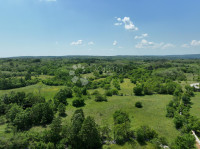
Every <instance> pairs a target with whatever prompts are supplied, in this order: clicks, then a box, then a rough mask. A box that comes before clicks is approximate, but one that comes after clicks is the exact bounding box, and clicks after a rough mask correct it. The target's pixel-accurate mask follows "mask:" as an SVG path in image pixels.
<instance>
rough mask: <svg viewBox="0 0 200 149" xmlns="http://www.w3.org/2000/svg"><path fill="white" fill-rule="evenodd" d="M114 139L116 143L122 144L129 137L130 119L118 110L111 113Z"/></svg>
mask: <svg viewBox="0 0 200 149" xmlns="http://www.w3.org/2000/svg"><path fill="white" fill-rule="evenodd" d="M113 119H114V139H115V141H116V143H117V144H123V143H125V142H126V141H128V140H129V139H130V134H131V131H130V119H129V116H128V114H127V113H125V112H123V111H121V110H118V111H116V112H115V113H114V114H113Z"/></svg>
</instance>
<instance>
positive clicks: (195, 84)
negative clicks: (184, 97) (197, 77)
mask: <svg viewBox="0 0 200 149" xmlns="http://www.w3.org/2000/svg"><path fill="white" fill-rule="evenodd" d="M190 86H191V87H194V88H195V90H196V91H200V83H193V84H190Z"/></svg>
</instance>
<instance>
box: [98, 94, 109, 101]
mask: <svg viewBox="0 0 200 149" xmlns="http://www.w3.org/2000/svg"><path fill="white" fill-rule="evenodd" d="M95 101H96V102H102V101H108V100H107V98H106V96H103V95H101V94H98V95H96V96H95Z"/></svg>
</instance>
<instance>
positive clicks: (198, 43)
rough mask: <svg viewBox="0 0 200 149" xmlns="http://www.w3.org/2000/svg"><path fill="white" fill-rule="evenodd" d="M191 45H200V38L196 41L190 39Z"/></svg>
mask: <svg viewBox="0 0 200 149" xmlns="http://www.w3.org/2000/svg"><path fill="white" fill-rule="evenodd" d="M190 45H191V46H200V40H199V41H197V40H192V41H191V43H190Z"/></svg>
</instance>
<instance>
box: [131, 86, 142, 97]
mask: <svg viewBox="0 0 200 149" xmlns="http://www.w3.org/2000/svg"><path fill="white" fill-rule="evenodd" d="M133 93H134V94H135V95H136V96H142V95H143V87H142V85H141V84H137V85H136V87H134V88H133Z"/></svg>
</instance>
